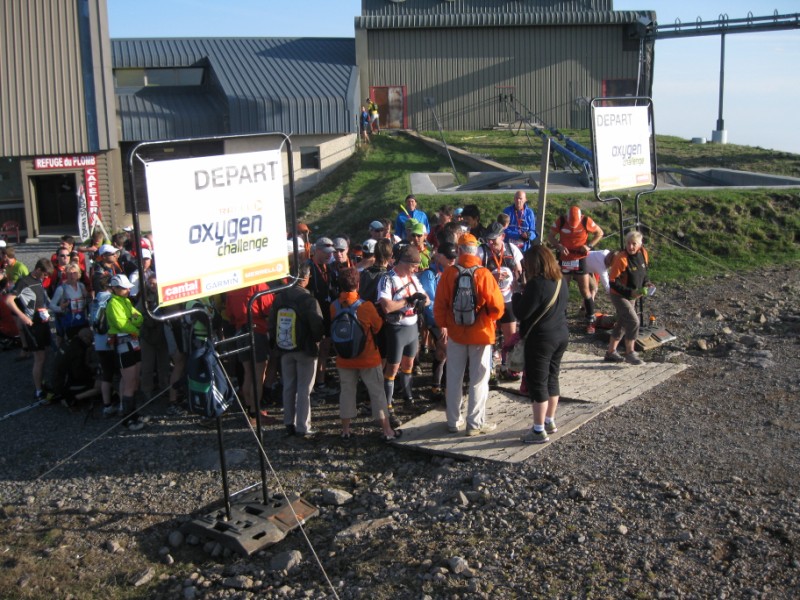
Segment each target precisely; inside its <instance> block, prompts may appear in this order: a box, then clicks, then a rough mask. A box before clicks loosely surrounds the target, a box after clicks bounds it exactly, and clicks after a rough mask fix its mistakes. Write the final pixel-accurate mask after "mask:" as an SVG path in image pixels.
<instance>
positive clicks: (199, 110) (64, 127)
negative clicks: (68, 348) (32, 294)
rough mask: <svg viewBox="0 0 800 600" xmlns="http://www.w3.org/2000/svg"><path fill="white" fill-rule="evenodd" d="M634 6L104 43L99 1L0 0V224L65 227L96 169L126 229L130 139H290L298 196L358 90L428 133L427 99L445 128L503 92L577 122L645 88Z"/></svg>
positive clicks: (582, 0) (601, 3) (597, 4)
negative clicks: (346, 33) (337, 35)
mask: <svg viewBox="0 0 800 600" xmlns="http://www.w3.org/2000/svg"><path fill="white" fill-rule="evenodd" d="M642 17H644V18H646V19H649V20H652V21H655V13H653V12H652V11H640V12H635V11H614V10H613V4H612V1H611V0H362V14H361V15H360V16H357V17H356V18H355V40H353V39H352V38H349V39H328V38H322V39H311V38H300V39H281V38H220V39H193V38H187V39H131V40H114V41H113V42H111V41H110V40H109V38H108V19H107V14H106V4H105V0H0V35H2V41H0V44H2V45H3V46H2V54H0V224H2V222H3V221H5V220H8V219H14V220H17V221H19V222H20V224H21V225H22V229H23V235H26V234H27V237H28V238H36V237H37V236H38V235H39V234H40V233H64V232H74V231H75V229H76V228H77V227H76V221H77V206H76V205H77V202H76V191H77V189H78V188H79V187H80V186H83V185H88V184H89V182H90V179H92V180H93V181H94V189H93V194H94V195H93V197H94V198H95V199H96V200H99V205H98V208H99V209H100V210H101V213H102V214H103V216H104V221H105V222H106V224H107V225H108V226H109V228H110V229H117V228H119V227H120V226H122V225H125V224H128V223H129V222H130V214H129V213H130V201H129V200H127V199H126V197H128V196H129V194H126V193H125V192H126V190H125V186H126V185H127V182H128V179H127V177H126V176H124V173H125V170H126V169H127V160H125V161H123V160H122V159H121V157H123V156H126V154H127V151H128V150H129V148H130V147H132V146H133V145H134V144H135V143H137V142H140V141H150V140H169V139H177V138H196V137H206V136H218V135H225V134H237V133H262V132H283V133H286V134H291V136H292V141H293V149H294V152H295V156H294V162H295V167H296V169H297V170H296V173H295V176H296V180H297V181H298V184H297V186H296V189H297V190H298V191H302V190H303V189H307V188H308V187H310V186H312V185H314V184H315V183H316V182H318V181H319V180H320V179H321V178H322V177H324V176H325V174H327V173H328V172H329V171H330V170H332V169H333V168H335V166H337V165H338V164H339V163H340V162H342V161H343V160H345V159H346V158H347V157H349V156H350V155H351V154H352V152H353V150H354V146H355V143H356V138H357V131H358V127H357V118H358V109H359V106H360V104H361V102H360V99H361V98H364V97H366V96H367V95H368V94H369V95H370V96H371V97H373V98H375V99H376V100H377V101H378V103H379V105H380V106H381V121H382V123H381V125H382V126H383V127H387V126H388V127H410V128H414V129H431V128H433V127H434V126H435V124H434V121H433V119H432V115H433V113H432V111H431V110H430V107H431V106H433V107H435V108H436V112H437V113H438V115H439V116H440V117H441V119H442V121H443V125H444V126H445V127H446V128H448V129H479V128H482V127H487V126H492V125H495V124H497V123H499V122H504V121H509V120H511V119H513V117H514V114H513V111H512V112H509V103H508V102H506V101H503V99H509V98H513V99H514V100H515V101H517V102H520V103H522V105H524V106H525V107H527V108H529V109H530V110H531V111H533V113H535V114H536V115H537V116H538V117H540V118H541V119H542V120H543V121H545V122H547V123H548V124H552V125H555V126H558V127H585V126H587V125H588V109H587V108H586V103H585V102H581V100H582V99H585V98H591V97H595V96H605V95H626V94H635V93H638V94H641V95H648V94H649V92H650V89H651V86H652V54H653V48H652V45H651V44H649V43H648V44H644V43H641V42H640V39H639V37H637V31H638V27H637V25H638V23H639V19H640V18H642ZM298 18H302V16H299V17H298ZM112 48H113V50H112ZM115 109H116V114H115ZM255 144H258V141H243V140H236V141H230V142H226V143H222V142H212V143H197V144H193V145H190V146H188V147H187V146H181V147H175V148H163V149H161V152H162V154H163V155H162V156H156V155H155V151H153V153H152V154H150V158H153V159H158V158H166V157H170V158H178V157H180V156H192V155H207V154H217V153H221V152H225V151H228V152H233V151H245V150H248V149H252V148H253V147H254V145H255ZM138 197H140V198H143V197H144V193H143V190H142V194H140V195H139V196H138ZM142 207H143V206H142V205H140V208H142ZM143 226H144V227H147V221H146V220H145V221H144V222H143Z"/></svg>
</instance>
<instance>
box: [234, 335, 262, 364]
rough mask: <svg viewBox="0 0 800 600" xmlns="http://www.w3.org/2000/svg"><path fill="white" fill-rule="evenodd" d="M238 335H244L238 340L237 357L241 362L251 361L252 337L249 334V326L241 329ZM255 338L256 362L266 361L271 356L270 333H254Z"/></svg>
mask: <svg viewBox="0 0 800 600" xmlns="http://www.w3.org/2000/svg"><path fill="white" fill-rule="evenodd" d="M236 335H243V336H245V337H243V338H242V339H240V340H237V342H236V350H238V352H237V353H236V358H237V359H238V360H239V362H243V363H245V362H250V360H251V359H252V354H251V352H250V338H249V336H248V335H247V328H246V327H245V328H243V329H240V330H239V331H238V332H236ZM253 339H254V343H255V348H256V362H266V360H267V359H268V358H269V335H268V334H266V333H254V334H253Z"/></svg>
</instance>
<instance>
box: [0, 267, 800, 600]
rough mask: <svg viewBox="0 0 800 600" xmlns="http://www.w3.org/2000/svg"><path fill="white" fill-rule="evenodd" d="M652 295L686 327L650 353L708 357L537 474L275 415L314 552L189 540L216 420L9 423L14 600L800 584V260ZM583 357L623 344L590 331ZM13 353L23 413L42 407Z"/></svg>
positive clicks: (750, 592)
mask: <svg viewBox="0 0 800 600" xmlns="http://www.w3.org/2000/svg"><path fill="white" fill-rule="evenodd" d="M651 306H652V308H653V311H654V312H655V313H656V314H657V316H658V319H659V321H660V322H661V323H663V324H664V325H666V326H667V327H668V328H669V329H670V330H671V331H672V332H673V333H675V334H676V335H677V339H676V340H675V341H674V342H671V343H669V344H667V345H665V346H663V347H661V348H659V349H657V350H655V351H652V352H650V353H647V354H646V355H645V358H646V359H647V360H656V361H659V360H660V361H665V360H669V361H680V362H684V363H687V364H689V365H690V367H691V368H689V369H687V370H685V371H684V372H682V373H681V374H679V375H678V376H676V377H674V378H673V379H672V380H670V381H668V382H666V383H664V384H662V385H660V386H658V387H656V388H655V389H653V390H651V391H650V392H648V393H647V395H646V396H643V397H640V398H637V399H635V400H632V401H630V402H628V403H626V404H625V405H623V406H621V407H619V408H616V409H613V410H610V411H608V412H606V413H603V414H601V415H600V416H598V417H597V418H596V419H594V420H592V421H591V422H589V423H588V424H587V425H585V426H583V427H581V428H580V429H579V430H578V431H576V432H575V433H573V434H571V435H569V436H567V437H565V438H562V439H560V440H558V441H557V442H555V443H551V445H550V446H549V447H548V448H547V449H545V450H544V451H542V452H540V453H538V454H537V455H536V456H535V457H533V458H532V459H530V460H529V461H527V462H526V463H524V464H517V465H503V464H495V463H486V462H482V461H466V462H461V461H456V460H452V459H448V458H441V457H434V456H430V455H425V454H419V453H414V452H410V451H406V450H402V449H397V448H394V447H391V446H388V445H386V444H384V443H382V442H381V441H380V440H379V437H378V431H377V429H375V428H373V427H372V426H371V425H370V423H369V421H368V419H367V418H362V419H361V420H360V421H359V423H358V425H359V427H358V432H359V435H358V436H357V437H356V438H355V439H353V440H351V441H349V442H344V441H342V440H340V439H339V438H338V436H337V430H338V423H337V412H336V407H335V405H334V404H333V403H331V402H328V403H327V404H325V405H323V406H320V407H317V408H315V409H314V410H315V412H314V422H315V426H316V427H317V428H318V429H319V430H320V434H319V435H318V436H316V437H315V438H313V439H299V438H287V437H285V436H284V435H283V430H282V428H280V427H272V428H270V429H269V430H268V431H267V433H266V434H265V447H266V452H267V455H268V458H269V461H270V464H271V465H272V467H274V469H275V472H276V473H277V476H278V478H279V480H280V482H281V483H282V485H283V486H284V488H285V489H286V490H287V491H289V492H294V493H299V494H302V495H303V496H304V497H305V498H306V499H307V500H309V501H310V502H312V503H313V504H315V505H316V506H318V507H319V509H320V515H319V516H318V517H316V518H313V519H310V520H309V521H308V522H307V523H306V526H305V532H306V534H307V536H308V540H309V542H310V543H307V542H306V540H305V539H304V538H303V536H302V535H301V534H300V532H299V531H295V532H292V533H290V534H289V535H288V536H287V538H286V539H284V540H283V541H282V542H280V543H278V544H277V545H275V546H272V547H270V548H268V549H267V550H265V551H262V552H259V553H257V554H255V555H254V556H252V557H250V558H241V557H239V556H236V555H232V554H231V553H230V552H229V551H226V550H224V549H223V548H222V547H221V546H219V545H218V544H216V543H214V542H208V540H205V539H200V538H197V537H195V536H192V535H185V534H183V533H181V531H180V528H181V525H182V524H183V523H184V522H185V521H187V519H189V517H190V516H191V515H194V514H199V512H201V511H202V510H203V509H207V508H208V506H209V505H211V504H212V503H214V502H216V501H218V500H219V498H220V497H221V493H222V492H221V483H220V477H219V473H218V471H217V470H216V467H215V458H216V454H217V445H216V433H215V432H214V431H208V430H204V429H201V428H199V427H197V424H196V419H194V418H193V417H190V416H188V415H178V416H169V415H167V414H166V411H165V408H166V404H165V402H163V401H162V399H158V400H156V401H155V402H153V403H152V404H151V405H149V406H148V407H147V408H146V409H145V413H147V414H149V415H151V417H152V420H151V423H150V424H149V425H148V426H147V427H146V428H145V429H144V430H142V431H140V432H137V433H129V432H122V431H120V430H119V429H112V430H111V431H108V429H109V428H110V427H111V426H112V425H113V421H108V420H103V419H101V418H99V416H98V415H97V414H93V415H90V416H89V417H88V418H87V417H86V412H82V413H69V412H68V411H67V410H66V409H64V408H62V407H60V406H48V407H39V408H36V409H33V410H31V411H29V412H27V413H24V414H21V415H18V416H15V417H11V418H8V419H6V420H4V421H0V439H2V440H3V448H4V452H3V453H2V456H1V457H0V557H2V564H3V569H2V571H0V590H2V591H0V597H2V598H100V597H102V598H187V599H190V598H208V599H218V598H272V597H275V598H323V597H328V598H333V597H335V596H338V597H339V598H370V599H373V598H377V599H380V598H447V599H456V598H611V597H630V598H720V599H721V598H770V599H772V598H794V597H797V596H798V594H800V545H799V544H800V501H799V500H798V490H799V489H800V485H799V484H800V404H799V403H798V398H799V396H800V394H798V392H799V391H800V368H799V367H800V361H799V360H798V354H800V343H799V342H800V309H799V308H798V306H800V275H798V270H797V268H796V266H795V267H792V268H790V267H786V268H775V269H771V270H768V271H766V272H759V273H756V274H745V275H733V274H731V275H720V276H714V277H708V278H706V279H704V280H701V281H697V282H694V283H693V284H692V285H674V286H660V287H659V290H658V293H657V295H656V296H655V298H654V301H653V303H652V305H651ZM570 349H571V350H573V351H577V352H585V353H590V354H596V355H598V357H599V356H600V355H601V354H602V352H603V346H602V344H601V343H600V342H598V341H597V340H594V339H589V338H588V337H587V336H585V335H583V334H581V333H580V332H579V331H578V329H577V327H576V329H575V333H574V335H573V343H572V345H571V348H570ZM14 356H15V352H3V353H2V354H0V369H1V370H2V371H1V372H2V373H3V374H4V386H3V394H2V409H1V410H0V416H2V414H6V413H8V412H10V411H12V410H14V409H16V408H19V407H21V406H24V405H26V404H27V403H28V402H29V398H30V397H31V390H30V383H29V381H30V379H29V377H30V376H29V368H30V363H26V362H23V363H19V362H15V361H14ZM630 369H631V376H632V377H635V367H630ZM418 381H419V383H420V384H421V386H422V387H421V389H420V390H419V391H420V394H421V395H423V396H424V395H425V393H426V392H427V390H426V389H425V387H424V386H425V384H426V378H425V377H421V378H419V379H418ZM431 406H433V403H432V402H427V403H424V405H423V406H422V407H420V410H422V409H424V408H429V407H431ZM401 416H402V415H401ZM405 416H406V417H407V416H409V414H408V413H406V415H405ZM224 423H225V436H226V446H227V448H228V449H229V451H230V452H229V455H230V457H231V463H232V464H231V465H230V480H231V489H232V490H240V489H242V488H244V487H246V486H248V485H250V484H252V483H255V482H258V481H259V475H258V458H257V453H256V446H255V444H254V441H253V438H252V436H251V434H250V433H249V432H248V431H247V430H246V429H245V427H244V419H243V418H242V415H241V414H235V415H231V416H229V417H226V418H225V420H224ZM101 434H104V435H103V436H102V437H100V438H99V439H98V440H97V441H94V442H93V443H91V445H88V444H89V443H90V442H91V441H92V440H95V439H96V438H97V437H98V436H101ZM79 449H83V450H82V451H81V452H80V453H78V454H77V455H75V456H74V457H73V458H71V459H69V460H67V461H66V462H65V463H64V464H63V465H61V466H60V467H58V468H57V469H56V470H54V471H51V472H48V470H49V469H50V468H52V467H53V466H55V465H56V464H57V463H58V461H60V460H62V459H64V458H66V457H68V456H69V455H70V454H72V453H74V452H76V451H78V450H79ZM269 485H270V489H271V490H273V491H277V485H276V481H275V479H274V478H273V477H272V476H270V479H269ZM312 548H313V552H312ZM315 555H316V556H315ZM317 559H318V561H317Z"/></svg>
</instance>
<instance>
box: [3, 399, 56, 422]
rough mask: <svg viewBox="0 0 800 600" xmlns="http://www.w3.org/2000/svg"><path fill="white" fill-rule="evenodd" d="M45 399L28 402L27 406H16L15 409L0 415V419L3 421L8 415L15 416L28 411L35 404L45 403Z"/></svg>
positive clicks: (35, 405) (34, 406)
mask: <svg viewBox="0 0 800 600" xmlns="http://www.w3.org/2000/svg"><path fill="white" fill-rule="evenodd" d="M46 403H47V400H37V401H36V402H34V403H33V404H29V405H28V406H23V407H22V408H18V409H17V410H15V411H13V412H10V413H8V414H7V415H3V416H2V417H0V421H5V420H6V419H8V418H10V417H15V416H17V415H21V414H22V413H24V412H28V411H29V410H31V409H33V408H36V407H37V406H41V405H42V404H46Z"/></svg>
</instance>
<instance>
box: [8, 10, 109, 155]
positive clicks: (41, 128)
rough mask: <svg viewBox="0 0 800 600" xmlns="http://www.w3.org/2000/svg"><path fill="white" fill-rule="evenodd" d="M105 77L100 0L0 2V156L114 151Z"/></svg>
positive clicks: (105, 51) (105, 26)
mask: <svg viewBox="0 0 800 600" xmlns="http://www.w3.org/2000/svg"><path fill="white" fill-rule="evenodd" d="M81 15H83V17H82V16H81ZM87 61H88V62H87ZM87 67H88V68H89V70H88V71H87ZM84 76H85V77H86V79H85V78H84ZM110 76H111V63H110V45H109V42H108V18H107V14H106V4H105V0H0V156H34V155H48V154H68V153H83V152H97V151H101V150H107V149H109V148H112V147H113V146H115V145H116V127H115V125H114V120H113V114H114V111H113V94H112V95H108V91H109V89H110V88H109V87H108V82H109V81H110ZM87 91H88V92H89V94H88V97H89V101H88V102H87ZM92 96H93V99H92Z"/></svg>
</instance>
